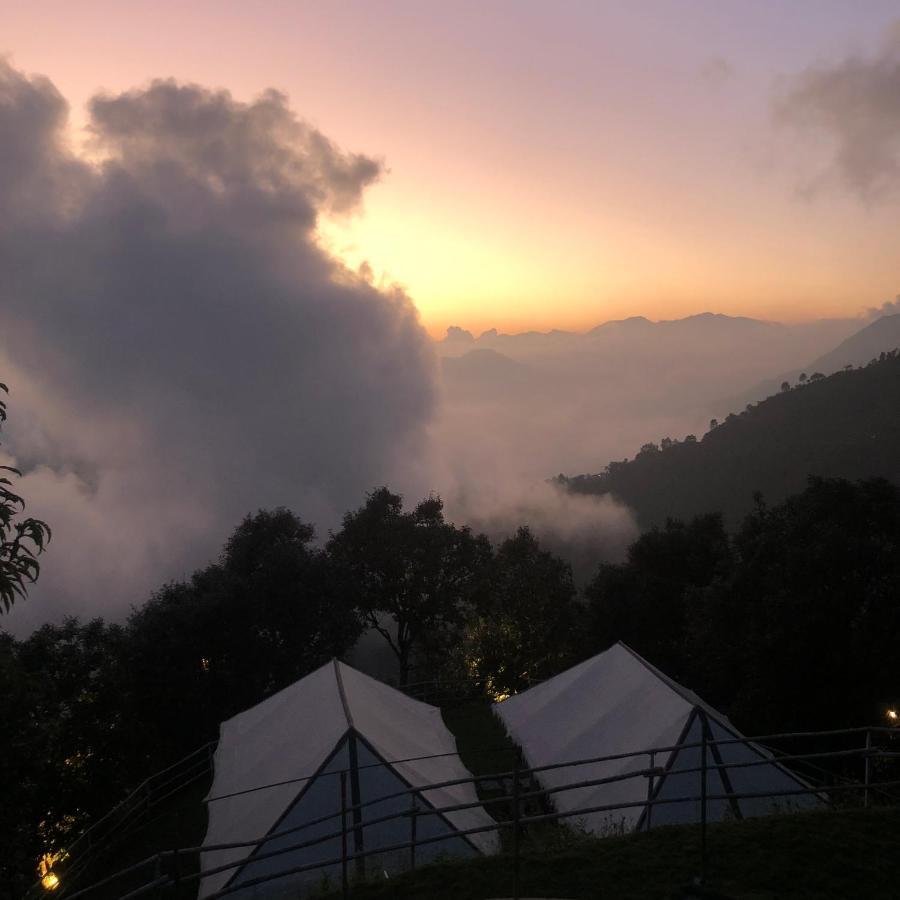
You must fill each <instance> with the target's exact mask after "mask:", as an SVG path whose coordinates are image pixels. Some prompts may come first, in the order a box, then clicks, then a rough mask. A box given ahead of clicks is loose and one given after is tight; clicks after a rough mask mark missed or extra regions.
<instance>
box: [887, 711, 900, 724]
mask: <svg viewBox="0 0 900 900" xmlns="http://www.w3.org/2000/svg"><path fill="white" fill-rule="evenodd" d="M887 717H888V718H889V719H890V720H891V721H892V722H896V721H897V719H898V718H900V715H898V713H897V710H896V709H889V710H888V711H887Z"/></svg>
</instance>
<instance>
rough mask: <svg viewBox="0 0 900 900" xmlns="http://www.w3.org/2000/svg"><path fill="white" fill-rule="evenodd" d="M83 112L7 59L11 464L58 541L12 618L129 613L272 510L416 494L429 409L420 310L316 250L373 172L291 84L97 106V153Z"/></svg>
mask: <svg viewBox="0 0 900 900" xmlns="http://www.w3.org/2000/svg"><path fill="white" fill-rule="evenodd" d="M67 114H68V110H67V105H66V103H65V101H64V99H63V97H62V96H61V95H60V93H59V92H58V91H57V90H56V89H55V88H54V86H53V85H52V84H51V83H50V82H49V81H47V80H46V79H43V78H36V77H31V78H29V77H26V76H24V75H23V74H21V73H20V72H18V71H16V70H14V69H13V68H12V67H11V66H10V65H9V64H7V63H0V272H2V280H0V316H2V327H0V367H2V371H3V374H4V376H5V377H4V380H6V381H8V382H10V383H11V387H12V388H13V391H14V393H13V404H12V405H11V414H12V415H11V420H10V423H9V427H8V429H7V433H6V435H5V437H6V441H7V443H6V445H5V449H6V450H8V451H10V452H11V453H12V454H13V455H14V456H15V458H16V459H17V460H18V461H19V462H20V463H23V464H24V465H25V466H26V467H28V469H29V471H28V473H27V475H26V477H25V479H24V480H23V482H22V485H21V486H22V492H23V493H24V494H25V495H26V496H27V497H28V498H29V499H30V501H31V508H30V511H31V512H32V513H33V514H35V515H38V514H40V515H43V516H45V517H46V518H47V519H48V520H50V521H51V523H52V524H55V525H56V526H57V529H56V536H55V540H54V548H53V551H52V553H51V554H49V555H48V556H47V562H46V566H45V573H44V578H43V579H42V585H41V587H40V588H39V590H38V592H37V593H36V594H35V597H34V599H33V600H32V602H31V603H29V604H27V605H26V606H27V607H28V608H29V609H30V610H31V611H30V612H26V611H23V610H20V611H17V612H15V613H14V614H13V617H12V620H11V621H12V624H13V626H14V627H15V626H16V617H17V616H18V618H19V621H20V622H26V621H28V620H31V619H32V618H33V619H34V620H35V621H37V620H40V619H41V618H45V617H50V618H52V617H54V616H55V615H58V614H59V612H60V611H62V610H71V611H76V612H78V611H81V612H84V611H86V610H90V611H92V612H98V611H99V612H107V613H110V614H113V615H116V614H120V613H121V612H122V611H123V609H124V608H126V607H127V605H128V604H130V603H133V602H139V601H140V600H141V599H143V597H144V596H145V595H146V591H147V590H148V589H149V587H151V586H152V585H154V584H158V583H160V582H161V581H163V580H164V579H166V578H170V577H173V576H177V575H180V574H182V572H183V571H184V570H185V569H189V568H190V567H191V566H193V565H196V564H199V563H202V562H203V561H204V559H205V557H208V556H209V555H211V554H212V553H214V552H215V548H216V546H217V544H218V543H219V542H220V541H221V540H222V538H223V537H224V536H225V534H227V532H228V531H229V530H230V528H231V527H233V526H234V525H235V524H236V522H237V520H238V519H239V517H240V516H241V515H243V514H244V513H245V512H246V511H248V510H250V509H253V508H256V507H258V506H265V505H272V504H276V503H282V504H287V505H290V506H292V507H293V508H295V509H296V510H297V511H298V512H299V513H300V514H301V515H303V516H304V517H307V518H309V519H313V520H318V521H320V522H334V521H336V517H337V515H338V514H339V513H340V512H342V511H343V510H344V509H347V508H349V507H350V506H353V505H356V504H357V503H359V502H360V501H361V499H362V496H363V493H364V492H365V490H367V489H370V488H371V487H373V486H374V485H376V484H378V483H381V482H385V481H388V482H391V483H393V484H398V485H399V486H404V483H405V484H406V485H407V486H410V487H411V488H412V489H414V490H419V489H420V488H421V485H420V484H419V483H417V482H416V478H415V476H416V474H417V473H419V472H421V471H424V466H423V463H422V461H423V459H424V458H425V456H426V454H427V450H428V448H427V435H426V429H427V425H428V423H429V420H430V418H431V416H432V413H433V406H434V384H435V370H434V363H433V355H432V349H431V346H430V343H429V341H428V339H427V336H426V335H425V333H424V331H423V330H422V328H421V326H420V324H419V321H418V318H417V314H416V311H415V309H414V307H413V305H412V304H411V302H410V301H409V299H408V298H407V297H406V296H405V295H403V294H402V292H400V291H394V292H390V291H381V290H378V289H376V288H375V287H373V286H372V285H371V284H369V283H368V281H367V280H366V279H365V277H364V276H363V275H358V274H355V273H352V272H350V271H348V270H347V269H345V268H344V267H343V266H342V265H341V264H340V263H339V262H337V261H336V260H335V259H333V258H332V257H330V256H329V255H328V254H327V253H326V252H325V251H324V250H323V249H321V247H320V246H319V245H318V243H317V241H316V226H317V222H318V220H319V218H320V217H321V216H322V215H323V214H348V213H350V212H352V211H353V210H354V209H355V208H356V207H357V206H358V204H359V203H360V200H361V197H362V194H363V192H364V190H365V188H366V186H367V185H369V184H371V183H372V182H373V181H374V180H376V179H377V178H378V177H379V175H380V173H381V166H380V164H379V163H378V162H377V161H375V160H373V159H371V158H369V157H367V156H362V155H353V154H346V153H343V152H341V151H340V150H339V149H338V148H337V147H336V146H335V145H334V144H333V143H332V142H331V141H330V140H329V139H328V138H326V137H325V136H324V135H323V134H321V133H320V132H319V131H317V130H316V129H314V128H312V127H310V126H309V125H307V124H305V123H304V122H302V121H300V120H299V119H298V118H296V117H295V115H294V114H293V113H292V112H291V110H290V108H289V106H288V104H287V101H286V98H285V97H284V96H282V95H281V94H279V93H276V92H268V93H266V94H264V95H263V96H261V97H260V98H258V99H257V100H256V101H254V102H252V103H241V102H238V101H236V100H235V99H233V98H232V97H231V96H230V95H229V94H228V93H227V92H225V91H209V90H206V89H204V88H201V87H198V86H195V85H179V84H176V83H174V82H171V81H157V82H154V83H152V84H151V85H150V86H149V87H146V88H144V89H141V90H136V91H132V92H129V93H125V94H121V95H118V96H100V97H97V98H95V99H94V100H93V101H92V103H91V106H90V130H91V144H92V146H91V152H90V156H89V159H90V160H91V161H87V160H86V159H85V158H83V157H81V156H79V155H77V154H75V153H73V152H72V151H71V150H70V148H69V147H68V145H67V143H66V134H65V124H66V119H67ZM29 624H31V622H30V621H29ZM20 627H21V626H20Z"/></svg>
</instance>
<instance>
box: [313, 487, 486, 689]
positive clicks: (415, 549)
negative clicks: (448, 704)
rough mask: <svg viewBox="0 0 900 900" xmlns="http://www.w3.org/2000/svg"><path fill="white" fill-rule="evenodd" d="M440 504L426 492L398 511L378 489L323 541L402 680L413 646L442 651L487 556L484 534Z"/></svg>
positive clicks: (428, 654)
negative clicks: (461, 524) (451, 518)
mask: <svg viewBox="0 0 900 900" xmlns="http://www.w3.org/2000/svg"><path fill="white" fill-rule="evenodd" d="M443 510H444V504H443V502H442V501H441V499H440V497H437V496H430V497H427V498H425V499H424V500H422V501H421V502H420V503H419V504H418V505H417V506H416V507H415V509H413V510H412V511H411V512H403V499H402V497H400V496H399V495H398V494H392V493H391V492H390V491H389V490H388V489H387V488H386V487H382V488H378V489H377V490H375V491H373V492H372V493H371V494H369V496H368V498H367V500H366V503H365V505H363V506H362V507H360V508H359V509H357V510H356V511H354V512H350V513H347V515H346V516H344V521H343V526H342V528H341V530H340V531H339V532H337V534H335V535H334V536H333V537H332V538H331V540H330V541H329V542H328V548H327V549H328V554H329V556H330V557H331V559H332V560H333V561H334V563H335V564H336V565H337V566H339V567H340V568H341V569H343V570H344V571H345V572H346V573H347V576H348V579H349V580H348V585H349V590H351V592H352V596H353V599H354V601H355V602H356V603H357V605H358V608H359V611H360V613H361V614H362V616H363V618H364V620H365V622H366V624H367V625H368V626H369V627H370V628H372V629H373V630H375V631H377V632H378V633H379V634H380V635H381V636H382V637H383V638H384V639H385V641H386V642H387V644H388V645H389V646H390V648H391V650H392V651H393V653H394V655H395V656H396V657H397V662H398V664H399V670H400V671H399V673H400V683H401V684H407V683H408V682H409V674H410V671H411V669H412V665H413V655H414V653H418V654H420V655H421V657H425V658H431V659H434V658H440V657H442V656H445V655H446V651H447V649H448V646H447V645H448V644H449V643H450V642H452V640H453V638H454V636H456V635H457V633H458V631H459V630H460V629H461V628H462V626H463V624H464V622H465V619H466V616H467V614H468V612H469V611H470V609H471V606H472V604H474V602H475V601H476V599H477V592H478V589H479V588H480V587H481V586H483V576H484V575H485V574H486V572H487V565H488V563H489V562H490V559H491V546H490V543H489V542H488V540H487V538H486V537H484V536H483V535H475V534H473V533H472V531H471V530H470V529H469V528H457V527H456V526H455V525H452V524H451V523H449V522H446V521H445V520H444V512H443ZM426 661H427V659H426Z"/></svg>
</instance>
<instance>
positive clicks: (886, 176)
mask: <svg viewBox="0 0 900 900" xmlns="http://www.w3.org/2000/svg"><path fill="white" fill-rule="evenodd" d="M775 114H776V117H777V119H778V120H779V121H780V122H782V123H785V124H790V125H793V126H796V127H798V128H800V129H803V130H810V131H813V132H814V133H819V134H826V135H828V136H830V138H831V139H832V141H833V145H834V147H833V158H832V168H833V174H835V175H836V176H837V177H838V178H839V179H840V181H841V182H842V183H843V184H844V185H845V186H846V187H847V188H848V189H849V190H851V191H852V192H854V193H855V194H857V195H858V196H859V197H860V198H862V199H863V201H865V202H866V203H872V202H877V201H879V200H884V199H886V198H889V197H890V198H896V196H897V192H898V188H900V28H898V27H897V26H895V27H894V28H893V29H891V30H890V31H889V33H888V34H887V36H886V38H885V41H884V43H883V45H882V47H881V49H880V50H879V51H878V52H877V53H875V54H873V55H871V56H861V55H855V56H848V57H847V58H845V59H844V60H842V61H840V62H837V63H830V64H821V65H817V66H813V67H811V68H809V69H807V70H806V71H805V72H803V73H801V74H800V75H798V76H797V77H795V78H793V79H791V80H790V81H789V82H787V83H786V84H785V85H784V88H783V91H782V92H781V94H780V95H779V96H778V98H777V99H776V103H775Z"/></svg>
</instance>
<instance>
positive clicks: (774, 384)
mask: <svg viewBox="0 0 900 900" xmlns="http://www.w3.org/2000/svg"><path fill="white" fill-rule="evenodd" d="M896 347H900V314H898V315H892V316H881V317H879V318H877V319H875V321H874V322H871V323H870V324H868V325H866V327H865V328H862V329H860V330H859V331H857V332H855V333H854V334H851V335H850V337H848V338H845V339H844V340H842V341H841V342H840V343H839V344H838V345H837V346H836V347H834V348H833V349H831V350H829V351H828V352H827V353H823V354H821V355H820V356H817V357H816V358H815V359H814V360H813V361H812V362H811V363H809V365H807V366H805V367H804V368H803V369H792V370H791V371H790V372H784V373H783V374H782V375H781V376H779V377H778V378H768V379H766V380H765V381H762V382H760V383H759V384H757V385H755V386H754V387H752V388H751V389H750V390H748V391H742V392H741V393H740V394H736V395H735V396H734V397H732V398H731V399H730V401H729V405H730V406H732V407H735V406H736V407H738V408H741V407H743V406H744V405H745V404H747V403H753V402H755V401H757V400H759V399H760V398H762V397H768V396H769V395H770V394H774V393H775V392H776V391H778V389H779V387H780V386H781V383H782V382H783V381H787V382H788V383H789V384H794V383H795V382H796V381H797V379H798V378H799V376H800V375H801V373H803V372H805V373H806V374H807V375H812V374H813V373H814V372H820V373H821V374H823V375H832V374H834V373H835V372H837V371H838V370H840V369H843V368H844V367H845V366H864V365H866V364H867V363H868V362H869V361H871V360H873V359H878V358H879V357H880V355H881V354H882V353H885V352H888V351H890V350H894V349H895V348H896Z"/></svg>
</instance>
